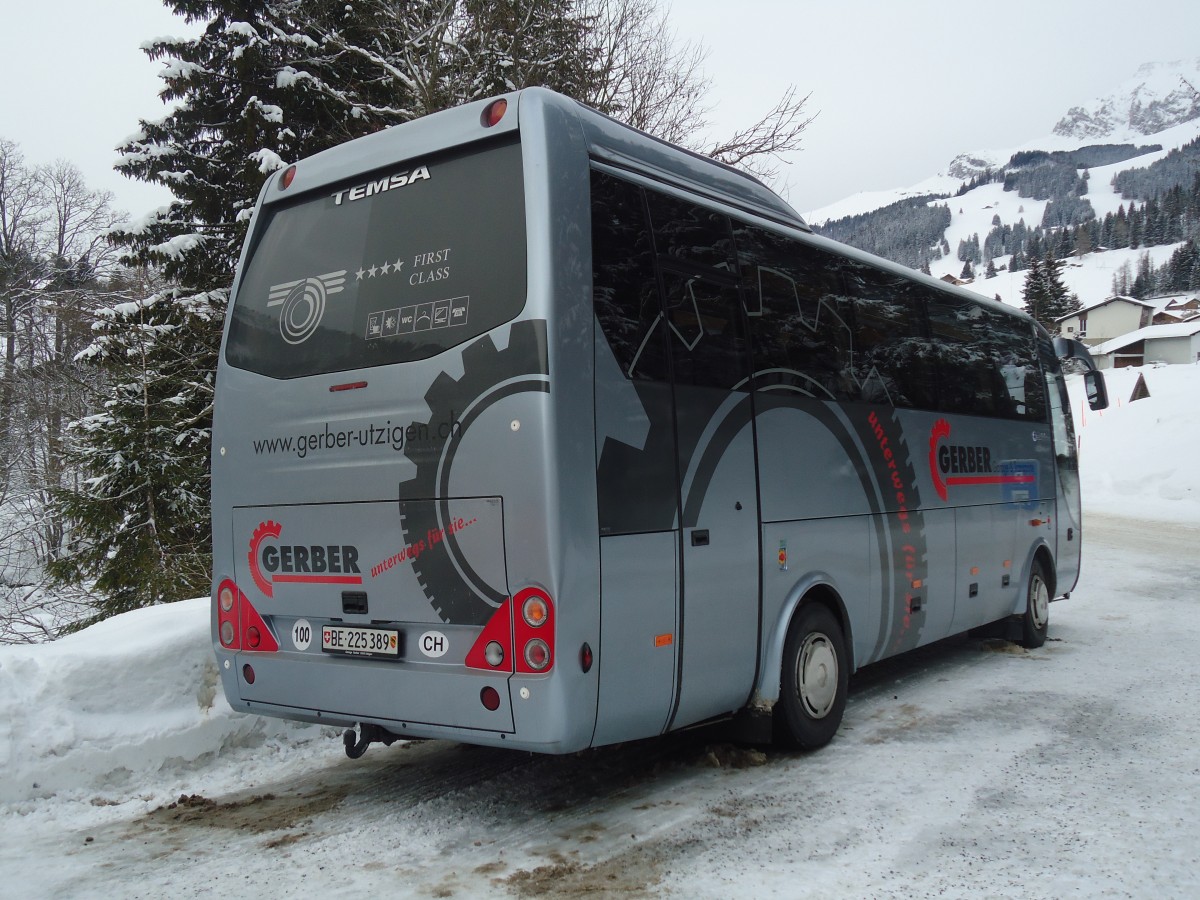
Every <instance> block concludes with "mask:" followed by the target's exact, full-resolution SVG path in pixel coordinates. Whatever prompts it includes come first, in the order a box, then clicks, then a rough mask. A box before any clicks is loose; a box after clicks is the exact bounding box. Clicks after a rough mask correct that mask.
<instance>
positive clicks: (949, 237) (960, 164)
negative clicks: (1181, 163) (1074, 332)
mask: <svg viewBox="0 0 1200 900" xmlns="http://www.w3.org/2000/svg"><path fill="white" fill-rule="evenodd" d="M1184 79H1186V80H1187V82H1188V83H1190V84H1192V85H1195V86H1196V87H1197V88H1198V89H1200V57H1198V58H1196V59H1193V60H1186V61H1182V62H1173V63H1149V64H1146V65H1143V66H1142V67H1141V68H1140V69H1138V71H1137V73H1136V75H1134V76H1133V77H1132V78H1130V79H1128V80H1127V81H1125V82H1124V83H1123V84H1122V85H1121V86H1120V87H1118V88H1117V89H1116V90H1115V91H1112V92H1110V93H1108V94H1107V95H1105V96H1103V97H1101V98H1099V99H1097V100H1094V101H1092V102H1091V103H1089V104H1086V105H1084V106H1076V107H1072V109H1071V110H1069V111H1068V113H1067V115H1065V116H1064V117H1063V119H1062V120H1060V121H1059V123H1058V124H1057V125H1056V126H1054V130H1053V131H1052V132H1051V133H1049V134H1046V135H1045V136H1043V137H1040V138H1034V139H1032V140H1028V141H1025V142H1024V143H1022V144H1019V145H1016V146H1012V147H1009V148H1006V149H991V150H974V151H971V152H967V153H963V154H961V155H959V156H958V157H956V158H955V159H953V160H951V161H950V163H949V164H948V165H947V168H946V170H945V171H944V172H941V173H938V174H936V175H933V176H931V177H930V178H927V179H925V180H924V181H921V182H919V183H918V184H915V185H912V186H911V187H907V188H897V189H895V190H891V191H871V192H864V193H859V194H854V195H852V196H850V197H847V198H845V199H843V200H840V201H838V202H836V203H833V204H830V205H828V206H824V207H822V208H820V209H815V210H811V211H809V212H807V213H805V214H804V215H805V219H806V220H807V221H808V222H809V223H810V224H813V225H818V226H819V225H823V224H824V223H826V222H830V221H833V220H836V219H842V218H846V217H848V216H855V215H860V214H862V213H866V212H870V211H872V210H875V209H880V208H882V207H884V206H887V205H889V204H892V203H895V202H896V201H898V200H902V199H904V198H907V197H915V196H922V195H928V194H948V195H950V196H949V198H948V199H946V200H939V201H936V202H938V203H944V204H947V205H948V206H949V209H950V213H951V223H950V226H949V227H948V228H947V229H946V232H945V239H946V241H947V243H948V244H949V246H950V247H951V253H950V255H948V256H943V257H942V258H941V259H940V260H936V261H934V262H932V263H931V264H930V272H931V274H932V275H933V276H934V277H941V276H943V275H954V276H957V275H959V274H960V272H961V270H962V267H963V264H962V261H961V260H959V259H958V258H957V257H956V255H955V254H954V252H953V251H954V248H956V247H957V246H958V242H959V241H960V240H965V239H967V238H970V237H971V235H979V237H980V239H982V238H983V237H984V236H985V235H986V234H987V233H988V232H989V231H990V230H991V229H992V227H993V221H994V219H993V217H995V216H999V218H1000V222H1001V224H1004V225H1016V224H1017V223H1018V222H1019V221H1022V220H1023V221H1024V222H1025V224H1026V225H1027V226H1030V227H1032V226H1035V225H1038V224H1039V223H1040V222H1041V221H1042V216H1043V213H1044V212H1045V209H1046V205H1047V203H1048V202H1049V201H1047V200H1034V199H1031V198H1027V197H1020V196H1018V195H1017V193H1016V192H1015V191H1008V192H1006V191H1004V189H1003V186H1002V185H1000V184H997V183H991V184H984V185H982V186H980V187H977V188H975V189H974V190H971V191H969V192H968V193H966V194H964V195H962V196H957V197H956V196H954V194H955V192H956V191H957V190H958V189H959V188H960V187H962V186H963V185H964V183H966V182H967V181H969V180H970V179H971V178H972V177H975V176H978V175H980V174H982V173H983V172H984V171H985V170H987V169H991V170H993V171H994V170H998V169H999V168H1000V167H1002V166H1004V165H1005V163H1007V162H1008V161H1009V160H1010V159H1011V158H1012V157H1013V155H1014V154H1016V153H1019V152H1026V151H1033V150H1042V151H1047V152H1054V151H1070V150H1077V149H1079V148H1080V147H1084V146H1088V145H1093V144H1098V143H1106V144H1119V143H1132V144H1136V145H1138V146H1144V145H1148V144H1161V145H1162V150H1160V151H1156V152H1153V153H1149V154H1144V155H1141V156H1138V157H1136V158H1134V159H1131V160H1127V161H1125V162H1120V163H1115V164H1113V165H1107V166H1098V167H1096V168H1093V169H1091V170H1090V171H1089V174H1090V179H1089V187H1088V193H1087V195H1086V199H1087V200H1088V201H1089V202H1090V203H1091V205H1092V208H1093V209H1094V210H1095V212H1096V217H1097V218H1098V219H1103V218H1104V216H1105V215H1106V214H1108V213H1116V211H1117V209H1118V207H1120V206H1121V205H1124V207H1125V208H1126V210H1128V209H1129V208H1130V201H1129V200H1125V199H1123V198H1122V197H1121V195H1120V194H1119V193H1118V192H1116V191H1114V190H1113V188H1112V185H1111V181H1112V178H1113V176H1114V175H1116V174H1117V172H1120V171H1123V170H1126V169H1133V168H1144V167H1146V166H1149V165H1151V164H1152V163H1154V162H1156V161H1158V160H1160V159H1162V158H1163V157H1165V156H1166V155H1167V154H1168V153H1169V152H1170V151H1171V150H1173V149H1176V148H1178V147H1181V146H1182V145H1184V144H1186V143H1188V142H1189V141H1193V140H1195V139H1196V138H1197V137H1200V98H1197V97H1196V96H1195V95H1194V94H1193V93H1192V92H1191V89H1190V88H1188V87H1187V86H1186V85H1185V84H1184ZM1146 129H1157V130H1153V131H1147V130H1146ZM1176 246H1177V245H1163V246H1158V247H1150V248H1139V249H1120V250H1108V251H1105V252H1093V253H1089V254H1087V255H1085V256H1084V257H1082V258H1078V259H1072V260H1069V261H1068V262H1067V263H1066V265H1065V267H1064V269H1063V272H1062V276H1063V281H1064V283H1065V284H1066V286H1067V288H1068V290H1069V291H1070V292H1072V293H1075V294H1078V295H1079V298H1080V300H1081V301H1082V302H1083V303H1084V304H1085V305H1086V304H1088V303H1092V302H1096V301H1099V300H1102V299H1104V298H1105V297H1107V296H1110V295H1111V294H1112V282H1113V275H1114V274H1115V273H1117V272H1118V271H1119V270H1121V268H1122V267H1123V266H1125V265H1126V264H1128V265H1129V266H1130V268H1132V269H1134V270H1136V267H1137V263H1138V260H1139V259H1140V258H1141V256H1142V255H1143V253H1145V252H1147V251H1148V252H1149V253H1150V258H1151V260H1152V261H1153V263H1154V265H1155V266H1161V265H1162V264H1163V263H1164V262H1165V261H1166V260H1167V259H1168V258H1169V257H1170V255H1171V253H1172V252H1173V251H1174V249H1175V247H1176ZM1009 261H1010V257H1008V256H1001V257H997V258H996V259H995V260H994V262H995V265H996V267H997V269H1000V268H1002V267H1006V266H1007V265H1008V263H1009ZM985 262H986V261H985ZM982 269H983V266H979V267H978V277H976V279H975V281H974V282H972V283H971V284H969V285H967V287H968V289H970V290H973V291H976V292H977V293H980V294H983V295H984V296H987V297H994V296H996V295H999V296H1000V298H1001V300H1003V301H1004V302H1005V303H1009V304H1011V305H1013V306H1018V307H1020V306H1021V305H1022V303H1023V301H1022V291H1023V289H1024V286H1025V275H1026V273H1025V272H1024V271H1021V272H1015V273H1010V272H1008V271H1001V272H999V274H998V275H997V276H996V277H995V278H990V279H989V278H985V277H983V272H982Z"/></svg>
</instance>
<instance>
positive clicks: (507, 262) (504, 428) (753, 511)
mask: <svg viewBox="0 0 1200 900" xmlns="http://www.w3.org/2000/svg"><path fill="white" fill-rule="evenodd" d="M1060 356H1076V357H1079V358H1080V359H1081V360H1083V362H1084V363H1085V365H1086V364H1089V363H1090V359H1089V358H1088V357H1087V354H1086V351H1085V350H1083V348H1082V347H1081V346H1079V345H1077V344H1071V343H1068V342H1065V341H1059V342H1058V343H1057V346H1056V344H1055V343H1054V342H1052V340H1051V338H1050V337H1049V335H1047V333H1046V332H1045V331H1044V330H1043V329H1041V328H1040V327H1039V326H1038V325H1036V324H1035V323H1034V322H1033V320H1032V319H1030V318H1029V317H1028V316H1026V315H1024V314H1022V313H1020V312H1017V311H1015V310H1013V309H1010V308H1007V307H1004V306H1002V305H1000V304H997V303H993V302H991V301H988V300H986V299H983V298H981V297H978V296H976V295H974V294H970V293H967V292H965V291H962V290H958V289H954V288H950V287H948V286H946V285H944V284H942V283H940V282H936V281H934V280H932V279H929V278H926V277H923V276H921V275H918V274H916V273H913V272H911V271H909V270H907V269H905V268H903V267H900V266H897V265H894V264H892V263H889V262H886V261H884V260H880V259H876V258H874V257H871V256H869V255H867V254H864V253H860V252H858V251H856V250H852V249H850V248H847V247H845V246H841V245H838V244H836V243H833V242H831V241H828V240H825V239H822V238H820V237H817V236H815V235H814V234H813V233H812V231H811V229H809V227H808V226H807V225H806V224H805V222H804V221H803V219H802V218H801V217H800V216H799V215H797V214H796V213H795V212H794V211H793V210H792V209H791V208H790V207H789V206H788V205H787V204H785V203H784V202H783V201H781V200H780V199H779V198H778V197H777V196H775V195H774V194H773V193H771V192H770V191H769V190H767V189H766V188H765V187H763V186H762V185H761V184H760V183H759V182H757V181H755V180H754V179H752V178H750V177H748V176H746V175H745V174H743V173H741V172H738V171H736V170H734V169H731V168H728V167H725V166H722V165H719V164H717V163H714V162H712V161H711V160H708V159H704V158H702V157H699V156H697V155H694V154H691V153H689V152H687V151H684V150H681V149H679V148H677V147H674V146H671V145H669V144H666V143H663V142H661V141H658V140H655V139H653V138H650V137H648V136H646V135H644V134H642V133H640V132H637V131H635V130H632V129H630V128H627V127H625V126H622V125H620V124H618V123H616V122H614V121H612V120H611V119H609V118H607V117H605V116H603V115H600V114H598V113H596V112H594V111H592V110H590V109H587V108H586V107H583V106H581V105H579V104H577V103H575V102H573V101H571V100H568V99H566V98H564V97H561V96H559V95H557V94H554V93H551V92H549V91H546V90H542V89H530V90H525V91H522V92H518V93H513V94H510V95H507V96H505V97H502V98H499V99H496V100H493V101H490V102H480V103H475V104H470V105H467V106H463V107H460V108H458V109H454V110H449V111H446V112H442V113H438V114H436V115H432V116H429V117H427V118H424V119H421V120H419V121H415V122H412V123H409V124H406V125H402V126H399V127H396V128H392V129H389V130H387V131H383V132H380V133H378V134H374V135H371V136H369V137H366V138H362V139H360V140H356V141H353V142H350V143H347V144H345V145H343V146H340V147H337V148H335V149H332V150H329V151H326V152H324V153H321V154H318V155H316V156H314V157H312V158H310V159H306V160H303V161H301V162H299V163H297V164H296V165H294V166H292V167H290V168H288V169H287V170H286V171H283V172H280V173H277V174H276V175H275V176H273V177H272V178H271V180H270V181H269V182H268V184H267V185H266V186H265V187H264V189H263V191H262V194H261V196H260V198H259V201H258V206H257V208H256V212H255V216H254V222H253V227H252V228H251V233H250V235H249V237H248V239H247V241H246V245H245V248H244V251H243V254H242V259H241V263H240V266H239V275H238V279H237V282H236V284H235V286H234V300H233V303H232V306H231V309H230V312H229V315H228V320H227V322H226V332H225V336H224V340H223V344H222V347H221V357H220V368H219V370H218V376H217V382H216V384H217V396H216V412H215V420H214V426H213V457H212V516H213V523H212V524H213V544H214V546H213V557H214V568H215V571H214V574H213V612H212V628H213V640H214V645H215V649H216V655H217V659H218V662H219V665H220V671H221V677H222V681H223V686H224V690H225V694H226V696H227V697H228V699H229V702H230V703H231V704H232V706H233V707H234V708H235V709H238V710H243V711H246V712H255V713H261V714H265V715H273V716H282V717H285V718H291V719H299V720H305V721H311V722H320V723H327V724H331V725H337V726H339V727H347V728H348V730H347V731H346V732H345V740H346V749H347V752H349V753H350V754H351V755H352V756H357V755H359V754H361V753H362V752H363V751H364V750H365V748H366V746H367V745H368V744H369V743H371V742H372V741H384V742H386V743H390V742H391V741H392V740H394V739H395V738H397V737H401V738H450V739H454V740H458V741H467V742H471V743H477V744H487V745H493V746H504V747H515V748H523V749H529V750H537V751H542V752H548V753H566V752H571V751H576V750H580V749H582V748H586V747H590V746H599V745H603V744H611V743H615V742H619V741H626V740H631V739H637V738H643V737H647V736H651V735H657V734H661V733H664V732H668V731H673V730H677V729H681V728H686V727H689V726H692V725H696V724H698V723H704V722H709V721H714V720H719V719H723V718H734V717H737V718H738V719H739V720H740V719H743V718H744V719H745V720H746V721H748V722H759V723H761V722H768V723H770V724H771V726H772V728H773V732H774V736H775V738H776V739H777V740H779V741H780V742H782V743H783V744H785V745H788V746H792V747H799V748H814V747H819V746H822V745H823V744H825V743H826V742H828V741H829V740H830V738H831V737H832V736H833V734H834V732H835V731H836V730H837V727H838V724H839V722H840V720H841V717H842V711H843V708H844V705H845V700H846V692H847V681H848V678H849V675H850V673H851V672H852V671H854V670H855V669H856V668H858V667H860V666H863V665H865V664H868V663H872V662H875V661H876V660H880V659H883V658H885V657H888V656H891V655H894V654H896V653H900V652H903V651H906V650H910V649H912V648H915V647H918V646H920V645H922V644H926V643H929V642H930V641H934V640H937V639H939V638H943V637H946V636H947V635H951V634H954V633H958V632H962V631H965V630H968V629H971V628H974V627H977V626H981V625H985V624H987V623H994V622H1002V623H1007V624H1008V625H1009V626H1010V627H1011V629H1012V634H1013V636H1014V637H1015V638H1016V639H1019V640H1021V641H1023V642H1024V643H1025V644H1026V645H1028V646H1037V645H1039V644H1040V643H1041V642H1042V641H1044V640H1045V637H1046V628H1047V622H1048V614H1049V601H1050V600H1051V599H1053V598H1056V597H1059V596H1065V595H1066V594H1067V593H1068V592H1070V591H1071V590H1072V589H1073V587H1074V585H1075V582H1076V578H1077V576H1078V572H1079V558H1080V543H1081V540H1082V527H1081V520H1080V504H1079V485H1078V470H1077V458H1076V449H1075V441H1074V435H1073V431H1072V424H1071V414H1070V408H1069V404H1068V402H1067V392H1066V387H1065V384H1064V380H1063V375H1062V370H1061V368H1060V364H1059V357H1060ZM1084 377H1085V378H1086V379H1087V380H1088V389H1089V395H1090V400H1091V402H1092V404H1093V408H1100V407H1102V406H1104V405H1105V404H1106V402H1107V400H1106V398H1105V395H1104V384H1103V381H1102V379H1101V377H1100V375H1099V373H1097V372H1095V371H1089V372H1088V373H1087V374H1086V375H1085V376H1084ZM356 725H357V726H358V728H359V731H358V734H356V733H355V731H354V730H353V726H356Z"/></svg>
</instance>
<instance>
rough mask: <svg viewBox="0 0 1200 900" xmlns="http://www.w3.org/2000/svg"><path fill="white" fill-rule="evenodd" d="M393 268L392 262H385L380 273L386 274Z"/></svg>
mask: <svg viewBox="0 0 1200 900" xmlns="http://www.w3.org/2000/svg"><path fill="white" fill-rule="evenodd" d="M391 270H392V264H391V263H384V264H383V266H382V267H380V269H379V273H380V274H381V275H386V274H387V273H388V272H390V271H391Z"/></svg>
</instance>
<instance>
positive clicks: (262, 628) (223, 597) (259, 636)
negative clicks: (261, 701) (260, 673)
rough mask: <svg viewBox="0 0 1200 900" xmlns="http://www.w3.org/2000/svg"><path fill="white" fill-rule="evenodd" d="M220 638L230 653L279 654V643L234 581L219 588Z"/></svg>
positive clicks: (218, 618)
mask: <svg viewBox="0 0 1200 900" xmlns="http://www.w3.org/2000/svg"><path fill="white" fill-rule="evenodd" d="M217 636H218V637H219V638H220V640H221V646H222V647H224V648H225V649H226V650H255V651H258V652H261V653H275V652H276V651H277V650H279V641H277V640H276V639H275V635H274V634H272V633H271V629H270V628H268V627H267V623H266V622H264V621H263V617H262V616H260V615H259V614H258V610H256V609H255V608H254V606H253V604H251V603H250V601H249V600H247V599H246V595H245V594H243V593H242V592H241V591H240V590H238V586H237V585H236V584H234V583H233V582H232V581H222V582H221V586H220V587H219V588H217ZM251 683H253V682H251Z"/></svg>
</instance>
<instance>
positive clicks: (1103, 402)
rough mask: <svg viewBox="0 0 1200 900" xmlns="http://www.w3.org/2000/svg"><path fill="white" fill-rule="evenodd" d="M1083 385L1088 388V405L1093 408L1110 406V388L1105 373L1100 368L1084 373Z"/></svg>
mask: <svg viewBox="0 0 1200 900" xmlns="http://www.w3.org/2000/svg"><path fill="white" fill-rule="evenodd" d="M1083 386H1084V387H1085V388H1087V401H1088V406H1090V407H1091V408H1092V409H1107V408H1108V388H1107V387H1106V386H1105V384H1104V373H1103V372H1101V371H1099V370H1098V369H1093V370H1092V371H1090V372H1084V373H1083Z"/></svg>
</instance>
